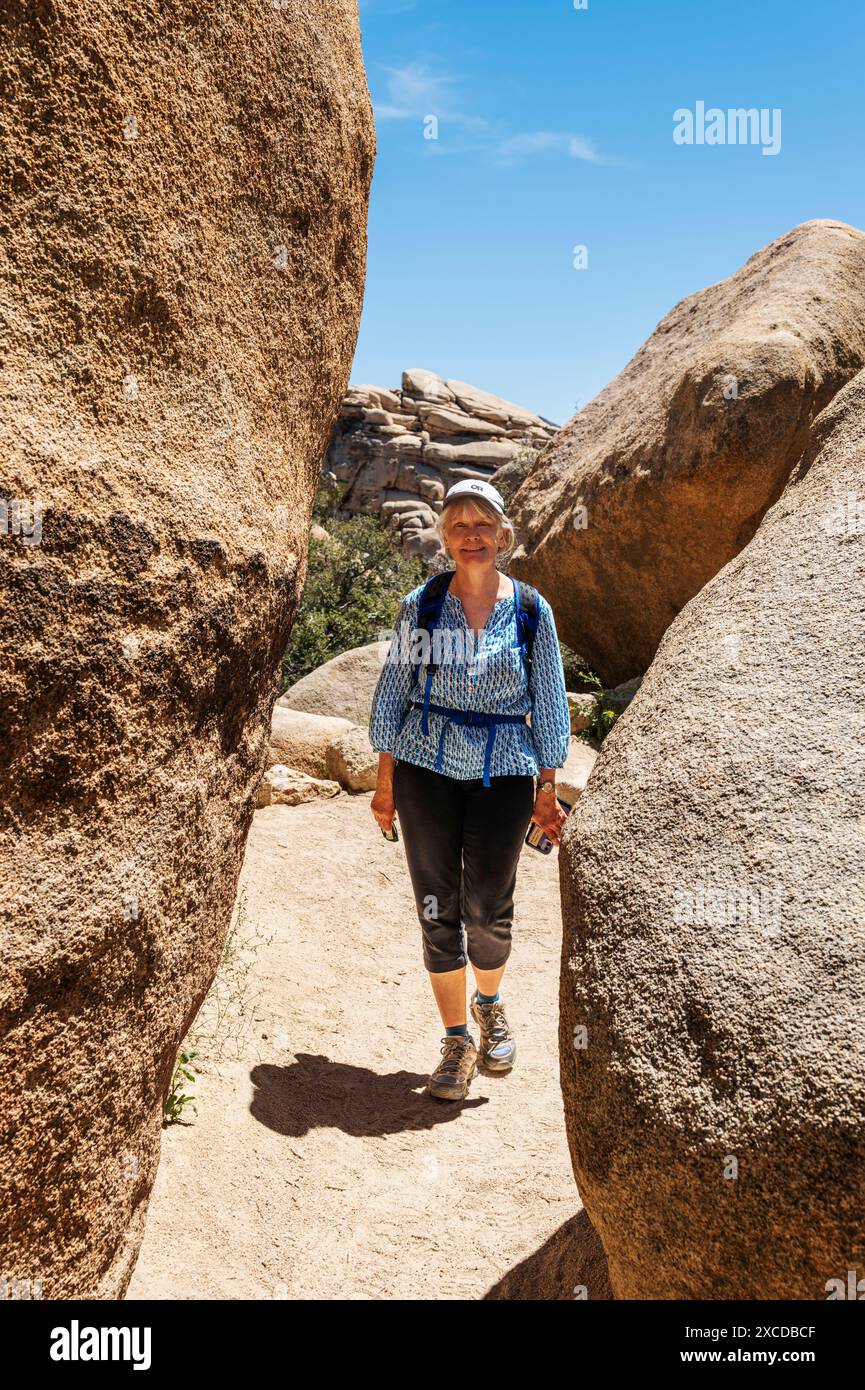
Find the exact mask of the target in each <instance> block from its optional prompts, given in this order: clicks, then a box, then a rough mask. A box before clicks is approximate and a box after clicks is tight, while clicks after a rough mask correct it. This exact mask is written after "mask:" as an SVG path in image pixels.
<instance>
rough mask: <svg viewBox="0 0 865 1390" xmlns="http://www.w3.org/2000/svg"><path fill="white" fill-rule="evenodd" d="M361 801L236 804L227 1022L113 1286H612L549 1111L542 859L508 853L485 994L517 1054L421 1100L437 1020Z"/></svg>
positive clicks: (549, 999) (551, 931) (554, 936)
mask: <svg viewBox="0 0 865 1390" xmlns="http://www.w3.org/2000/svg"><path fill="white" fill-rule="evenodd" d="M370 800H371V793H367V794H360V795H354V796H351V795H348V794H345V793H343V794H341V795H340V796H338V797H336V798H334V799H333V800H330V801H318V802H314V803H311V804H309V805H306V806H299V807H287V806H272V807H267V808H266V809H264V810H261V811H258V812H257V813H256V815H255V817H254V821H253V828H252V831H251V834H250V838H249V843H248V846H247V852H246V859H245V862H244V867H243V872H242V876H241V885H240V893H239V899H240V901H242V902H244V905H245V917H246V925H245V930H246V935H247V937H250V935H251V933H253V932H254V933H255V934H256V935H257V937H258V940H259V945H258V946H257V948H255V949H252V948H250V949H249V950H248V951H247V952H246V961H247V966H246V968H247V969H248V975H247V985H248V989H247V1002H246V1005H245V1007H246V1009H247V1011H249V1010H250V1002H251V1012H249V1017H248V1019H247V1028H248V1033H247V1037H246V1040H245V1043H244V1044H243V1046H242V1047H240V1048H239V1049H236V1050H237V1051H238V1052H239V1055H236V1056H229V1057H223V1058H222V1060H220V1061H218V1062H214V1061H210V1060H208V1059H207V1057H206V1056H202V1058H201V1059H200V1063H196V1064H195V1065H201V1067H202V1070H201V1071H200V1072H199V1075H198V1079H197V1082H196V1084H195V1086H194V1087H193V1088H190V1089H191V1090H192V1091H193V1093H194V1096H195V1101H196V1104H197V1114H196V1115H192V1116H189V1117H188V1119H187V1120H186V1121H184V1122H183V1123H179V1124H174V1125H171V1126H169V1127H168V1128H166V1129H165V1130H164V1131H163V1139H162V1159H161V1163H160V1167H159V1172H158V1175H157V1180H156V1184H155V1187H154V1191H153V1195H152V1198H151V1201H150V1207H149V1211H148V1216H147V1229H146V1234H145V1239H144V1244H143V1248H142V1251H141V1256H140V1258H139V1261H138V1265H137V1268H136V1271H135V1274H134V1276H133V1280H132V1284H131V1286H130V1289H129V1292H128V1295H127V1297H128V1298H129V1299H147V1298H157V1299H211V1298H214V1299H273V1298H284V1299H307V1298H336V1299H365V1298H372V1299H389V1298H406V1299H419V1298H423V1299H442V1298H444V1299H454V1298H460V1299H482V1298H486V1297H489V1298H517V1299H531V1298H556V1299H573V1298H574V1297H575V1293H574V1290H575V1288H577V1287H578V1286H579V1285H581V1284H582V1285H585V1286H586V1287H587V1288H588V1292H589V1297H590V1298H608V1297H609V1296H610V1295H609V1287H608V1285H607V1282H606V1270H605V1265H604V1259H603V1254H602V1252H601V1249H600V1246H599V1244H598V1242H597V1237H596V1236H595V1234H594V1232H593V1231H592V1228H591V1226H590V1225H589V1223H588V1220H587V1218H586V1216H585V1213H583V1212H582V1211H581V1209H580V1201H579V1196H578V1194H577V1190H576V1187H575V1185H574V1179H573V1175H572V1172H571V1166H570V1160H569V1156H568V1149H567V1142H566V1138H565V1128H564V1121H563V1115H562V1100H561V1092H560V1089H559V1081H558V1046H557V1037H556V1029H557V1015H558V973H559V955H560V949H561V923H560V915H559V891H558V865H557V854H556V852H555V851H554V852H553V854H551V855H550V856H544V855H540V854H537V853H536V852H535V851H533V850H530V849H524V850H523V855H522V859H521V863H520V870H519V874H518V882H517V896H516V908H515V927H514V949H513V952H512V955H511V959H510V961H509V964H508V972H507V974H506V976H505V982H504V986H503V990H502V994H503V998H504V999H505V1002H506V1005H507V1007H508V1016H509V1018H510V1021H511V1025H512V1027H513V1029H514V1032H515V1035H516V1037H517V1042H518V1047H519V1056H518V1059H517V1065H516V1067H515V1068H514V1071H513V1072H512V1073H511V1074H510V1075H509V1076H505V1077H496V1076H490V1075H487V1074H484V1073H483V1072H479V1073H478V1075H477V1076H476V1077H475V1080H474V1081H473V1083H472V1087H471V1090H470V1092H469V1097H468V1099H467V1100H466V1101H465V1102H463V1103H454V1102H448V1101H436V1100H434V1099H431V1098H429V1097H427V1096H425V1095H423V1094H422V1091H423V1087H424V1085H425V1083H426V1079H427V1076H428V1074H429V1072H430V1070H431V1069H432V1067H433V1065H434V1064H435V1062H436V1060H437V1058H438V1055H439V1047H440V1037H441V1033H442V1031H443V1030H442V1029H441V1026H440V1023H439V1020H438V1016H437V1014H436V1011H435V1007H434V1004H433V1000H432V995H431V992H430V989H429V984H428V980H427V977H426V974H425V971H424V970H423V966H422V958H421V943H420V927H419V925H418V922H417V918H416V915H415V910H414V900H413V897H412V894H411V887H410V883H409V878H408V871H407V868H406V864H405V856H404V851H403V847H402V842H401V841H400V842H398V843H397V844H395V845H393V844H389V843H388V842H387V841H386V840H385V839H384V838H383V837H382V835H381V833H380V831H379V829H378V827H377V826H376V824H375V822H374V821H373V819H372V816H371V814H370V811H369V803H370ZM243 930H244V928H243V927H242V928H241V930H240V931H239V932H238V936H239V937H240V936H242V935H243ZM262 938H266V944H261V940H262ZM232 1007H236V1008H237V1009H241V1008H242V1007H244V1006H243V1005H240V1004H238V1005H233V1006H232ZM229 1012H230V1010H229ZM230 1021H231V1020H230V1019H229V1022H230ZM471 1027H472V1029H473V1032H474V1033H475V1036H476V1034H477V1030H476V1028H475V1027H474V1025H473V1024H472V1025H471Z"/></svg>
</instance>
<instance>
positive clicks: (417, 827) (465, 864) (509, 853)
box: [393, 761, 535, 973]
mask: <svg viewBox="0 0 865 1390" xmlns="http://www.w3.org/2000/svg"><path fill="white" fill-rule="evenodd" d="M393 796H394V805H395V806H396V810H397V814H398V816H399V823H400V827H401V830H402V838H403V842H404V844H405V856H406V861H407V863H408V869H409V874H410V875H411V881H412V887H413V889H414V896H415V903H416V905H417V914H418V920H419V922H420V925H421V929H422V932H423V957H424V964H425V965H426V968H427V970H431V971H433V972H434V973H438V972H443V971H445V970H459V969H461V968H462V967H463V966H464V965H465V964H466V959H468V960H470V961H471V963H472V965H475V966H477V968H478V969H479V970H496V969H497V968H498V967H499V966H500V965H504V963H505V961H506V960H507V958H508V956H509V955H510V953H511V924H512V921H513V912H514V888H515V887H516V881H517V864H518V863H519V858H520V851H521V850H522V847H523V841H524V839H525V834H526V831H527V829H528V826H529V821H530V820H531V818H532V811H533V809H534V800H535V779H534V777H532V776H531V775H530V774H522V773H520V774H515V775H513V776H508V777H493V778H491V780H490V785H489V786H488V787H485V786H484V784H483V778H482V777H475V778H470V779H468V780H465V781H462V780H461V779H459V778H457V777H446V776H445V775H444V774H443V773H441V772H434V771H432V770H431V769H430V768H426V767H419V766H418V765H417V764H416V763H407V762H401V761H397V762H396V763H395V766H394V773H393ZM462 923H465V936H466V939H467V943H468V945H467V950H466V949H464V943H463V929H462Z"/></svg>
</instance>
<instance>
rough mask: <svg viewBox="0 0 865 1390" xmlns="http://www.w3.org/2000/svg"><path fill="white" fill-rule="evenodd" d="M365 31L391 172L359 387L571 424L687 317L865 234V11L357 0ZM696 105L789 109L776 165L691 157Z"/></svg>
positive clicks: (738, 0)
mask: <svg viewBox="0 0 865 1390" xmlns="http://www.w3.org/2000/svg"><path fill="white" fill-rule="evenodd" d="M360 18H361V27H362V31H363V48H364V58H365V61H366V68H367V76H368V80H369V86H370V91H371V93H372V97H373V104H374V107H375V109H376V129H377V133H378V157H377V162H376V169H375V174H374V178H373V190H372V204H371V208H370V220H369V256H368V270H367V284H366V298H365V303H364V312H363V320H362V323H361V331H360V337H359V340H358V346H357V353H356V356H355V362H354V366H353V369H352V380H353V381H355V382H371V383H374V384H376V385H381V386H394V385H397V384H398V382H399V377H400V373H401V371H402V370H403V369H404V368H406V367H428V368H430V369H431V370H433V371H437V372H440V373H441V374H442V375H444V376H449V377H459V378H461V379H462V380H464V381H469V382H472V383H473V384H474V385H476V386H481V387H483V388H485V389H486V390H489V391H494V392H496V393H497V394H498V395H501V396H505V397H508V398H509V399H511V400H516V401H518V402H520V403H521V404H523V405H526V406H529V407H531V408H532V409H534V410H536V411H538V412H539V413H540V414H542V415H545V416H547V417H548V418H549V419H552V420H554V421H556V422H557V423H559V424H561V423H564V421H565V420H567V419H569V418H570V417H571V415H572V414H573V413H574V411H575V410H576V408H577V406H578V404H579V405H580V406H582V405H585V404H586V402H587V401H589V400H590V399H591V398H592V396H594V395H596V394H597V392H598V391H599V390H601V388H602V387H603V386H604V385H605V384H606V382H608V381H609V380H611V378H612V377H613V376H615V374H616V373H617V372H618V371H620V370H621V368H622V367H623V366H625V364H626V363H627V362H628V360H629V359H630V358H631V357H632V356H633V354H634V352H635V351H636V349H637V348H638V347H639V345H640V344H641V343H642V342H643V340H644V339H645V338H646V337H647V336H648V334H649V333H650V332H651V331H652V329H653V328H654V327H655V325H656V324H657V322H658V320H659V319H661V318H662V317H663V316H664V314H665V313H666V312H667V311H668V310H669V309H670V308H672V306H673V305H674V304H675V303H676V302H677V301H678V300H679V299H681V298H683V297H684V296H685V295H687V294H691V293H693V292H694V291H695V290H698V289H701V288H702V287H703V286H705V285H708V284H712V283H714V282H715V281H717V280H721V279H723V278H724V277H725V276H727V275H729V274H731V273H732V272H733V271H734V270H736V269H737V268H738V267H739V266H740V265H741V264H742V262H743V261H745V260H746V259H747V258H748V256H750V255H752V254H753V252H755V251H757V250H758V249H759V248H760V247H761V246H764V245H765V244H766V243H767V242H769V241H772V240H774V238H775V237H777V236H780V235H781V234H782V233H783V232H785V231H788V230H789V229H790V228H791V227H793V226H795V225H796V224H797V223H799V222H803V221H806V220H807V219H809V218H812V217H834V218H840V219H841V220H842V221H845V222H852V223H853V224H854V225H857V226H860V227H865V208H863V202H865V186H863V159H862V148H861V147H862V139H863V133H865V120H863V115H862V111H861V93H862V88H863V67H865V64H863V58H865V44H863V38H865V18H863V12H862V7H861V6H860V5H859V4H857V3H855V0H821V3H820V4H819V5H818V4H816V3H814V4H807V3H804V0H793V2H792V3H790V2H789V0H788V3H785V4H782V3H780V0H759V3H757V0H723V3H722V0H718V3H716V4H706V3H699V0H664V3H654V4H653V3H651V2H650V0H642V3H639V0H624V3H621V0H620V3H614V2H613V0H588V8H587V9H582V10H576V9H575V8H574V4H573V0H533V2H532V3H525V4H519V3H513V2H512V0H499V3H495V0H361V4H360ZM698 101H703V102H704V103H705V106H706V107H707V108H711V107H716V108H720V109H721V110H722V111H724V112H726V111H727V110H728V109H730V108H738V107H744V108H751V107H756V108H758V109H764V108H765V109H766V110H767V111H770V112H771V111H773V110H776V109H777V110H780V112H781V125H780V131H781V148H780V151H779V152H778V153H777V154H775V155H764V154H763V153H762V148H761V145H760V144H743V143H739V144H733V143H725V144H701V145H697V144H690V145H687V144H676V143H674V140H673V130H674V119H673V113H674V112H675V111H677V110H681V109H689V110H691V111H693V110H695V108H696V103H697V102H698ZM429 116H435V117H436V118H437V122H438V131H437V138H436V139H425V138H424V130H425V124H424V122H425V118H426V117H429ZM427 128H430V127H427ZM576 246H585V247H587V251H588V268H587V269H584V270H577V269H575V268H574V265H573V261H574V248H575V247H576Z"/></svg>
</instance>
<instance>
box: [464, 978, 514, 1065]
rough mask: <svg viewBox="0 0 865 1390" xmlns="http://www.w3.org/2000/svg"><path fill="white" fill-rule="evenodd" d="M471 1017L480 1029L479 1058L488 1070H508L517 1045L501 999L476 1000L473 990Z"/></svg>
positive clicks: (476, 993)
mask: <svg viewBox="0 0 865 1390" xmlns="http://www.w3.org/2000/svg"><path fill="white" fill-rule="evenodd" d="M471 1010H472V1018H473V1019H474V1021H475V1023H476V1024H477V1025H478V1028H479V1029H480V1035H481V1048H480V1060H481V1062H482V1063H483V1065H484V1066H485V1067H488V1068H489V1070H490V1071H510V1069H511V1067H512V1066H513V1065H514V1061H515V1060H516V1055H517V1045H516V1042H515V1041H514V1036H513V1034H512V1032H511V1030H510V1026H509V1024H508V1020H507V1019H506V1017H505V1006H504V1004H503V1003H502V1001H501V999H500V1000H499V1001H498V1003H496V1004H481V1003H479V1002H478V992H477V990H475V992H474V994H473V995H472V999H471Z"/></svg>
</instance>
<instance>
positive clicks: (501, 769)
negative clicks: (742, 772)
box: [369, 479, 570, 1100]
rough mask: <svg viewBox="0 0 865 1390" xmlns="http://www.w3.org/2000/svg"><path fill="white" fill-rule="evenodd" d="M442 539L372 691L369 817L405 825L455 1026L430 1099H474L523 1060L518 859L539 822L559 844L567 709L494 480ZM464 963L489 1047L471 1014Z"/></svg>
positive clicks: (458, 504) (429, 965)
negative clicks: (512, 981) (475, 1082)
mask: <svg viewBox="0 0 865 1390" xmlns="http://www.w3.org/2000/svg"><path fill="white" fill-rule="evenodd" d="M438 531H439V535H440V536H441V539H442V544H443V546H444V548H445V551H446V552H447V554H448V557H449V559H450V560H451V561H452V562H453V565H454V569H453V570H452V571H449V572H447V573H444V574H441V575H436V576H433V578H432V579H431V580H428V581H427V583H426V584H422V585H419V586H418V587H417V588H416V589H413V590H412V591H411V593H409V594H407V595H406V597H405V598H404V599H403V601H402V605H401V607H400V611H399V614H398V615H397V622H396V631H395V635H394V638H393V640H392V642H391V645H390V649H389V652H388V657H387V660H386V662H385V664H384V666H383V668H382V672H381V675H380V676H379V679H378V683H377V685H376V688H375V693H374V695H373V701H372V709H371V712H370V722H369V733H370V740H371V742H372V745H373V747H374V748H375V749H377V750H378V752H379V760H378V778H377V783H376V790H375V795H374V796H373V799H372V805H371V809H372V814H373V816H374V817H375V819H376V821H377V822H378V824H379V825H380V826H381V828H382V830H383V831H384V832H385V833H386V834H387V835H388V836H389V837H391V838H393V837H394V836H395V832H393V830H392V827H393V822H394V815H395V814H396V815H398V817H399V824H400V826H401V827H402V833H403V838H404V841H405V853H406V861H407V864H408V869H409V874H410V876H411V881H412V887H413V890H414V896H415V902H416V905H417V912H418V919H419V921H420V925H421V931H422V940H423V958H424V964H425V966H426V969H427V971H428V972H429V978H430V983H431V985H432V990H433V994H434V996H435V1000H436V1003H437V1005H438V1009H439V1013H440V1014H441V1021H442V1024H443V1026H444V1030H445V1036H444V1038H442V1048H441V1051H442V1056H441V1060H440V1061H439V1063H438V1065H437V1066H436V1068H435V1070H434V1071H433V1072H432V1074H431V1076H430V1078H429V1084H428V1087H427V1090H428V1093H429V1094H430V1095H433V1096H438V1097H441V1098H442V1099H447V1100H462V1099H464V1097H465V1096H466V1093H467V1091H468V1087H469V1083H470V1082H471V1080H472V1077H473V1076H474V1075H475V1072H476V1070H477V1064H478V1060H480V1062H481V1063H482V1064H483V1065H485V1066H486V1067H488V1068H489V1069H490V1070H492V1071H497V1072H507V1071H510V1069H511V1068H512V1066H513V1064H514V1059H515V1057H516V1042H515V1040H514V1037H513V1034H512V1032H511V1029H510V1027H509V1024H508V1021H507V1018H506V1016H505V1009H504V1001H503V1000H502V998H501V995H500V993H499V985H500V983H501V979H502V976H503V974H504V969H505V962H506V961H507V959H508V956H509V955H510V951H511V923H512V917H513V896H514V888H515V885H516V874H517V864H518V861H519V857H520V851H521V849H522V846H523V841H524V837H525V834H526V830H527V829H528V826H529V824H530V822H531V821H532V820H534V821H537V822H538V824H539V825H540V826H541V827H542V829H543V830H544V831H545V833H546V834H547V835H548V836H549V838H550V840H552V842H553V843H554V844H558V843H559V837H560V832H561V828H562V826H563V824H564V822H565V819H566V817H565V812H564V811H563V810H562V808H561V806H560V805H559V803H558V801H557V799H556V770H557V768H560V767H563V766H564V763H565V760H566V758H567V755H568V748H569V743H570V715H569V710H568V702H567V697H566V695H565V678H564V671H563V668H562V658H561V654H560V651H559V645H558V640H557V637H556V627H555V621H554V618H553V612H552V609H551V608H550V605H549V603H548V602H547V601H546V599H545V598H543V597H542V596H541V595H540V594H538V593H537V592H536V590H534V589H532V588H530V586H528V585H524V584H517V583H516V582H515V581H514V580H512V579H509V578H508V577H507V576H506V575H504V574H503V573H501V572H500V570H499V569H498V568H497V561H500V560H504V559H506V558H507V556H508V555H509V554H510V552H511V550H512V549H513V545H514V530H513V526H512V525H511V523H510V521H509V520H508V518H507V516H506V515H505V507H504V502H503V500H502V497H501V494H500V493H499V492H498V491H497V490H496V488H494V487H493V486H492V485H491V484H490V483H486V482H482V481H475V480H469V479H467V480H465V481H462V482H459V483H456V484H454V486H453V487H451V488H450V489H449V491H448V493H447V495H446V497H445V499H444V503H443V505H442V510H441V513H440V516H439V519H438ZM419 657H420V658H421V660H419V659H418V658H419ZM526 715H529V716H530V718H531V725H529V724H528V723H527V722H526ZM535 777H537V779H538V786H537V790H535ZM462 924H464V925H465V945H464V941H463V930H462ZM467 961H468V962H470V963H471V966H472V970H473V972H474V978H475V985H476V988H475V989H474V991H473V993H472V998H471V1014H472V1018H473V1019H474V1020H475V1023H476V1024H477V1026H478V1030H479V1040H480V1051H478V1048H477V1047H476V1045H475V1042H474V1039H473V1038H472V1036H471V1034H470V1033H469V1031H468V1026H467V1020H466V962H467Z"/></svg>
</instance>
